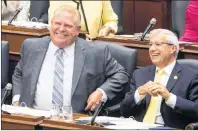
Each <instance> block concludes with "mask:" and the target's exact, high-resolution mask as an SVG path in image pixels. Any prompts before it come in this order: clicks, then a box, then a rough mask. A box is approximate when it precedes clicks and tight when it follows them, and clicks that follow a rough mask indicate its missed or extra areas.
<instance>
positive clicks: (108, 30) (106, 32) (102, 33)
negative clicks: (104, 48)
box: [98, 26, 112, 36]
mask: <svg viewBox="0 0 198 131" xmlns="http://www.w3.org/2000/svg"><path fill="white" fill-rule="evenodd" d="M110 34H111V35H112V33H111V28H110V27H109V26H105V27H104V28H102V29H101V30H100V31H99V34H98V36H108V35H110Z"/></svg>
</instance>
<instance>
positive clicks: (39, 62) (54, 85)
mask: <svg viewBox="0 0 198 131" xmlns="http://www.w3.org/2000/svg"><path fill="white" fill-rule="evenodd" d="M80 23H81V20H80V13H79V12H78V10H76V9H75V8H73V7H69V6H62V7H60V8H59V9H57V10H56V11H55V12H54V16H53V19H52V21H51V29H50V37H49V36H46V37H43V38H35V39H27V40H25V41H24V43H23V45H22V48H21V60H20V61H19V63H18V65H17V66H16V68H15V72H14V75H13V96H14V97H13V103H14V104H17V105H18V104H20V103H21V102H24V103H25V104H26V105H27V106H28V107H33V108H39V109H46V110H49V109H50V108H52V106H53V104H58V105H60V106H71V105H72V108H73V111H74V112H78V113H86V111H87V110H94V109H95V108H96V107H97V105H98V104H99V101H100V100H101V99H107V100H111V99H113V98H114V97H115V96H116V94H117V93H119V92H120V91H122V86H123V84H125V83H127V82H128V75H127V73H126V72H125V70H124V68H123V67H122V66H121V65H120V64H118V62H117V61H116V60H115V59H113V58H112V57H111V55H110V53H109V50H108V48H107V47H106V46H98V47H96V46H95V45H92V44H89V43H88V42H87V41H85V40H83V39H80V38H78V35H79V32H80Z"/></svg>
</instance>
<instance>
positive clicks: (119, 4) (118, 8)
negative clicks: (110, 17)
mask: <svg viewBox="0 0 198 131" xmlns="http://www.w3.org/2000/svg"><path fill="white" fill-rule="evenodd" d="M111 6H112V8H113V10H114V12H115V13H116V14H117V15H118V31H117V34H121V33H122V32H123V31H124V29H123V25H122V17H123V15H122V14H123V0H111Z"/></svg>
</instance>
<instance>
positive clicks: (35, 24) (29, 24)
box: [2, 21, 49, 29]
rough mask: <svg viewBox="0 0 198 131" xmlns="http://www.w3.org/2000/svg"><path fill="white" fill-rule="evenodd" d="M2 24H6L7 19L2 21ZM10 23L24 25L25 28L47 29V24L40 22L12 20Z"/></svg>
mask: <svg viewBox="0 0 198 131" xmlns="http://www.w3.org/2000/svg"><path fill="white" fill-rule="evenodd" d="M2 25H8V21H2ZM12 25H14V26H18V27H25V28H31V29H32V28H34V29H44V28H47V29H49V26H48V24H44V23H40V22H30V21H13V22H12Z"/></svg>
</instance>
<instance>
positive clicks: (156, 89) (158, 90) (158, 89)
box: [149, 82, 170, 100]
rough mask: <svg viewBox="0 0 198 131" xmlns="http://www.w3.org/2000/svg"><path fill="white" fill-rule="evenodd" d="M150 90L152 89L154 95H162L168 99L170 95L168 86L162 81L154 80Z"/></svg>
mask: <svg viewBox="0 0 198 131" xmlns="http://www.w3.org/2000/svg"><path fill="white" fill-rule="evenodd" d="M149 90H150V92H151V95H152V96H158V95H160V96H162V97H163V98H164V99H165V100H167V99H168V98H169V96H170V92H169V91H168V90H167V88H166V87H165V86H163V85H162V84H160V83H155V82H153V83H152V84H151V85H150V87H149Z"/></svg>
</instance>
